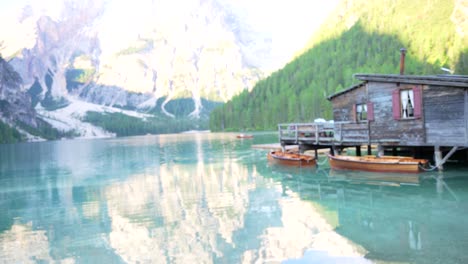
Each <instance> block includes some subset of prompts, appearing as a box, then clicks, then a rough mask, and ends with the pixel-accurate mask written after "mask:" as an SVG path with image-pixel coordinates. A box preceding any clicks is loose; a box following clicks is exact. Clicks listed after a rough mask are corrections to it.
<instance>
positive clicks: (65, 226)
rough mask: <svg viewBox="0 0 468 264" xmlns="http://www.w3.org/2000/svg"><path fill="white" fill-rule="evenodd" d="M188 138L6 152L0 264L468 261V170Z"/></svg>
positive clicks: (0, 184)
mask: <svg viewBox="0 0 468 264" xmlns="http://www.w3.org/2000/svg"><path fill="white" fill-rule="evenodd" d="M277 141H278V138H277V133H255V137H254V138H253V139H237V138H236V135H235V134H233V133H199V134H197V133H193V134H174V135H159V136H153V135H148V136H141V137H127V138H113V139H92V140H64V141H51V142H39V143H22V144H12V145H0V212H1V213H0V263H50V262H57V263H468V254H466V249H467V248H468V225H467V224H466V219H467V217H468V167H466V166H465V167H462V166H460V165H458V164H448V165H447V166H446V171H445V172H444V173H438V172H425V173H422V174H420V175H411V174H408V175H405V174H378V173H360V172H346V171H333V170H330V169H329V167H328V164H327V162H326V160H325V157H320V159H319V164H320V165H319V166H318V167H317V168H284V167H278V166H275V165H272V164H269V163H268V161H267V158H266V151H265V150H260V149H254V148H252V144H264V143H276V142H277Z"/></svg>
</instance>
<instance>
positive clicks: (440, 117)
mask: <svg viewBox="0 0 468 264" xmlns="http://www.w3.org/2000/svg"><path fill="white" fill-rule="evenodd" d="M423 98H424V101H423V107H424V119H425V129H426V137H427V140H426V143H428V144H431V145H441V146H452V145H466V144H467V142H466V130H467V128H466V119H467V118H468V117H467V116H466V115H465V89H463V88H447V87H443V86H428V87H425V89H424V90H423Z"/></svg>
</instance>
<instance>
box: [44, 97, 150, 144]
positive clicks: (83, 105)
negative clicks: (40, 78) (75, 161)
mask: <svg viewBox="0 0 468 264" xmlns="http://www.w3.org/2000/svg"><path fill="white" fill-rule="evenodd" d="M68 100H69V101H70V104H69V105H68V106H66V107H64V108H60V109H57V110H54V111H48V110H46V109H44V108H43V107H42V106H40V105H38V106H37V107H36V111H37V114H38V116H39V117H40V118H41V119H43V120H44V121H46V122H48V123H49V124H51V125H52V126H53V127H54V128H56V129H58V130H60V131H64V132H69V131H74V132H75V133H77V134H79V136H78V137H80V138H108V137H115V136H116V135H115V134H114V133H111V132H108V131H106V130H104V129H102V128H101V127H97V126H94V125H92V124H90V123H87V122H84V121H83V118H84V117H85V116H86V113H87V112H88V111H93V112H100V113H122V114H125V115H128V116H132V117H138V118H141V119H145V118H147V117H150V116H151V115H147V114H143V113H138V112H134V111H128V110H122V109H118V108H114V107H109V106H103V105H97V104H92V103H88V102H84V101H81V100H77V99H74V98H68Z"/></svg>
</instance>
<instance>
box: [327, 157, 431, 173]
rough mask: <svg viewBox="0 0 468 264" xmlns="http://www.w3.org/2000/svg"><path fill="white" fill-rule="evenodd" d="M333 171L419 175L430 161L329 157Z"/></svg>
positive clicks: (402, 158) (399, 158) (405, 158)
mask: <svg viewBox="0 0 468 264" xmlns="http://www.w3.org/2000/svg"><path fill="white" fill-rule="evenodd" d="M328 160H329V162H330V167H331V168H332V169H344V170H360V171H374V172H409V173H417V172H420V171H421V167H424V166H427V164H428V162H429V161H428V160H426V159H414V158H412V157H400V156H382V157H376V156H362V157H357V156H341V155H335V156H332V155H328Z"/></svg>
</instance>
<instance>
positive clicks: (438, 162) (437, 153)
mask: <svg viewBox="0 0 468 264" xmlns="http://www.w3.org/2000/svg"><path fill="white" fill-rule="evenodd" d="M434 148H435V152H434V158H435V160H436V167H437V168H438V169H439V171H442V170H443V169H444V163H445V162H446V161H447V160H448V159H449V158H450V157H451V156H452V155H453V153H455V152H456V151H457V150H458V147H457V146H455V147H453V148H452V149H451V150H450V151H449V153H447V155H445V157H444V158H443V159H442V151H440V147H439V146H435V147H434Z"/></svg>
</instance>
